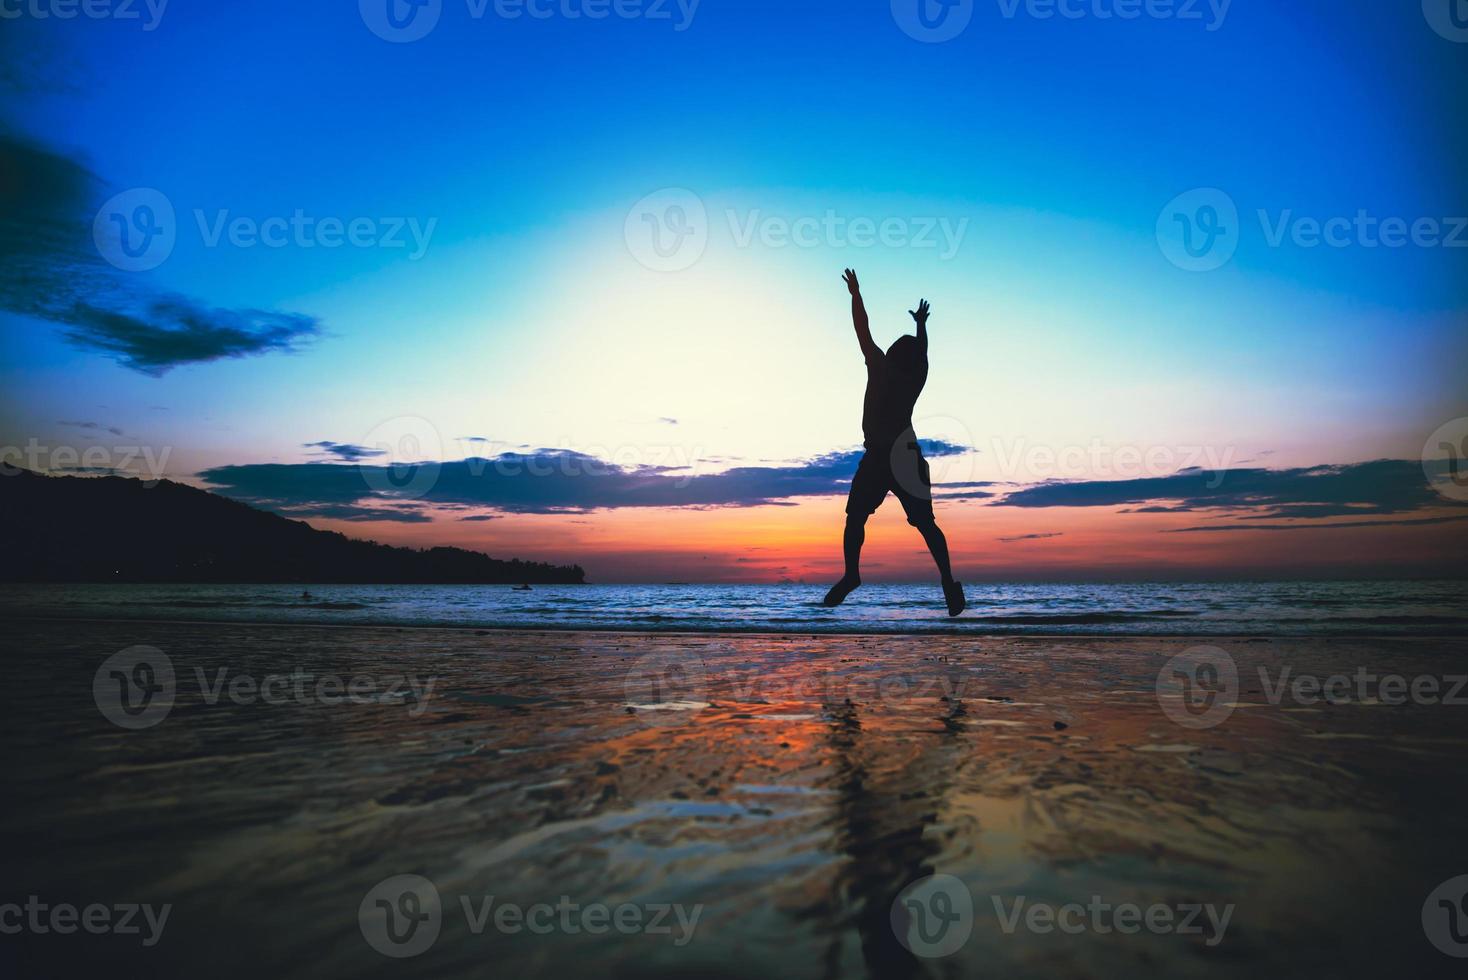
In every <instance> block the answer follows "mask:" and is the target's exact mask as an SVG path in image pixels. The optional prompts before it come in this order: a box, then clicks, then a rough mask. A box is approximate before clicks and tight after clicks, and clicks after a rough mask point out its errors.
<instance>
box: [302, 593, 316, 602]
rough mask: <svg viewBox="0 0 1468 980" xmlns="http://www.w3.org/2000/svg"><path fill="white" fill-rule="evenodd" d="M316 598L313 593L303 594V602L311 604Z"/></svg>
mask: <svg viewBox="0 0 1468 980" xmlns="http://www.w3.org/2000/svg"><path fill="white" fill-rule="evenodd" d="M314 598H316V597H315V596H314V595H312V594H311V593H309V592H302V593H301V601H302V602H310V601H311V600H312V599H314Z"/></svg>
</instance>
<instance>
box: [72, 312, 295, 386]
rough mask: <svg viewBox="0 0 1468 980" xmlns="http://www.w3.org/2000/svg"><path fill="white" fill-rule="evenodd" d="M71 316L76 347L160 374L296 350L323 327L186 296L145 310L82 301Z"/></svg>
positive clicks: (288, 315)
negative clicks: (212, 304)
mask: <svg viewBox="0 0 1468 980" xmlns="http://www.w3.org/2000/svg"><path fill="white" fill-rule="evenodd" d="M68 320H69V325H68V326H67V327H65V328H64V329H63V331H62V333H63V335H64V336H65V337H66V338H67V339H68V340H70V341H71V342H72V343H73V344H74V345H75V346H77V347H80V348H84V349H91V350H97V351H101V352H103V353H105V354H110V355H111V356H113V357H114V358H116V359H117V360H118V361H120V362H121V363H122V364H124V365H125V366H127V367H130V368H132V369H133V370H135V371H141V372H142V373H143V374H149V375H153V376H154V377H158V376H159V375H162V374H164V373H165V372H167V371H168V370H169V369H170V368H174V367H177V366H178V365H180V364H193V363H200V362H204V361H218V360H224V359H226V358H234V357H245V356H246V355H249V354H263V353H266V352H268V351H291V350H294V349H295V345H296V342H297V341H299V340H300V339H301V338H303V337H310V336H314V335H315V334H316V332H317V326H316V320H315V319H314V318H313V317H309V316H305V315H304V314H300V313H269V312H265V311H262V310H219V309H208V308H206V307H202V306H197V305H194V304H193V303H192V302H191V301H189V300H186V299H184V298H183V297H180V296H165V297H160V298H158V299H155V300H153V301H152V302H151V303H149V304H148V307H147V309H146V311H143V312H123V311H122V310H117V309H112V310H106V309H98V308H97V307H94V306H92V305H91V304H89V303H78V304H77V305H76V306H75V307H73V308H72V310H71V313H70V315H69V317H68Z"/></svg>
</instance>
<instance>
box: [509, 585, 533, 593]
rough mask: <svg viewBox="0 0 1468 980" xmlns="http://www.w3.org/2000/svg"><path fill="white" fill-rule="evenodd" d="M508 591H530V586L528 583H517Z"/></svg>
mask: <svg viewBox="0 0 1468 980" xmlns="http://www.w3.org/2000/svg"><path fill="white" fill-rule="evenodd" d="M510 591H512V592H529V591H531V588H530V586H528V585H517V586H515V587H514V588H513V589H511V590H510Z"/></svg>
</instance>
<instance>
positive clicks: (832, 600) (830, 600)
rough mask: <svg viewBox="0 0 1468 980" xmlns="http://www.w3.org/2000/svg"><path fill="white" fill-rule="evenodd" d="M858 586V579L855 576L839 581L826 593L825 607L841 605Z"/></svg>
mask: <svg viewBox="0 0 1468 980" xmlns="http://www.w3.org/2000/svg"><path fill="white" fill-rule="evenodd" d="M859 585H861V579H860V578H858V577H856V576H855V575H848V576H846V577H845V578H843V579H842V580H841V581H839V582H837V583H836V584H835V585H833V586H831V591H830V592H827V593H826V599H825V603H824V604H825V605H827V606H839V605H841V603H843V602H845V601H846V597H847V596H849V595H851V593H852V591H853V590H854V589H856V588H857V587H858V586H859Z"/></svg>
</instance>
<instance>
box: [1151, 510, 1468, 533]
mask: <svg viewBox="0 0 1468 980" xmlns="http://www.w3.org/2000/svg"><path fill="white" fill-rule="evenodd" d="M1453 521H1468V514H1450V515H1447V516H1445V517H1412V518H1407V519H1405V520H1395V521H1335V522H1324V521H1317V522H1315V523H1313V524H1213V525H1209V526H1207V527H1174V528H1169V529H1168V531H1167V533H1169V534H1185V533H1187V532H1189V531H1324V530H1331V529H1335V528H1344V527H1416V526H1418V525H1422V524H1449V523H1452V522H1453Z"/></svg>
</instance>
